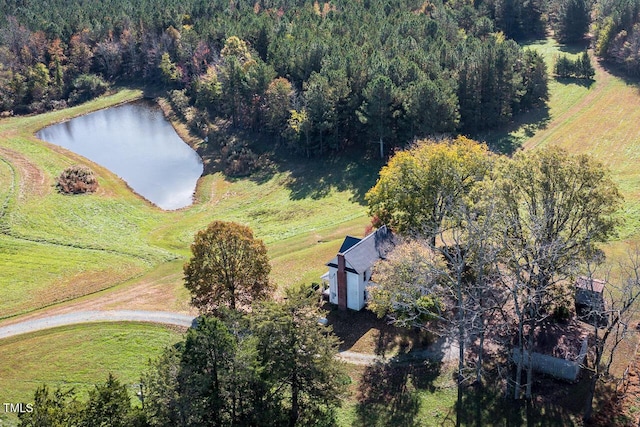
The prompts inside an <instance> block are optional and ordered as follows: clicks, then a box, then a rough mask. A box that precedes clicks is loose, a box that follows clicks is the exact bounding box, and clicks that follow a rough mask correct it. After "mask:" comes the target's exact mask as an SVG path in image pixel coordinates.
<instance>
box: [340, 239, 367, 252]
mask: <svg viewBox="0 0 640 427" xmlns="http://www.w3.org/2000/svg"><path fill="white" fill-rule="evenodd" d="M361 240H362V239H358V238H357V237H351V236H347V237H345V238H344V242H342V246H340V250H339V251H338V253H340V254H343V253H345V252H346V251H348V250H349V249H351V248H352V247H353V246H354V245H355V244H356V243H358V242H360V241H361Z"/></svg>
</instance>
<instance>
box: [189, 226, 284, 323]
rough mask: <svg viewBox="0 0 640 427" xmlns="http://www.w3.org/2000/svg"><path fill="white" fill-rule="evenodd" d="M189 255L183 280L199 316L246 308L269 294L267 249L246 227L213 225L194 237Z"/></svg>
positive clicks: (269, 267) (270, 288)
mask: <svg viewBox="0 0 640 427" xmlns="http://www.w3.org/2000/svg"><path fill="white" fill-rule="evenodd" d="M191 253H192V257H191V259H190V260H189V261H188V262H187V263H186V264H185V265H184V280H185V286H186V288H187V289H188V290H189V291H190V292H191V304H192V305H193V306H195V307H196V308H198V309H199V310H200V312H201V313H207V314H209V313H217V312H218V311H219V309H220V308H222V307H228V308H230V309H232V310H236V309H242V308H246V307H248V306H250V305H251V303H252V302H254V301H256V300H261V299H265V298H267V297H268V296H269V295H270V294H271V292H272V291H273V286H272V284H271V283H270V282H269V272H270V271H271V266H270V265H269V258H268V256H267V248H266V246H265V245H264V243H263V242H262V240H260V239H256V238H254V237H253V232H252V231H251V229H250V228H249V227H247V226H244V225H241V224H237V223H234V222H225V221H214V222H212V223H211V224H209V226H208V227H207V228H206V229H204V230H201V231H199V232H198V233H196V236H195V239H194V242H193V244H192V245H191Z"/></svg>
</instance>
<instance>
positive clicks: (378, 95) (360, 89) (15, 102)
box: [0, 0, 547, 156]
mask: <svg viewBox="0 0 640 427" xmlns="http://www.w3.org/2000/svg"><path fill="white" fill-rule="evenodd" d="M56 3H60V4H56ZM62 3H64V5H63V4H62ZM544 10H545V8H544V7H543V5H541V4H538V3H536V2H527V3H526V4H524V3H521V2H518V1H515V2H494V1H486V2H479V3H478V4H470V3H465V2H447V3H438V2H436V3H431V2H419V1H415V0H404V1H399V2H386V1H381V0H370V1H360V2H351V1H336V2H326V3H322V2H317V1H300V0H298V1H290V0H275V1H266V0H265V1H257V2H246V1H234V2H221V1H212V2H209V1H207V2H205V1H196V0H183V1H180V2H168V1H166V0H153V1H152V0H147V1H142V2H136V5H135V7H133V6H132V3H131V2H127V1H122V0H113V1H110V2H96V3H91V5H90V6H88V5H87V4H86V2H81V1H74V2H61V1H58V2H56V1H52V2H47V3H42V2H36V1H2V2H0V16H2V17H4V19H3V22H0V26H1V31H0V43H1V45H0V64H1V65H0V110H2V111H4V114H5V115H6V114H23V113H32V112H42V111H46V110H49V109H56V108H64V107H65V106H67V105H73V104H76V103H80V102H83V101H85V100H87V99H90V98H92V97H94V96H97V95H100V94H102V93H104V92H105V91H106V90H107V89H108V88H109V86H110V85H113V84H125V85H126V84H129V85H131V84H136V85H144V86H145V87H152V88H154V90H156V91H158V90H160V91H162V92H166V93H167V95H168V98H169V99H170V102H171V104H172V107H173V109H174V111H176V113H177V114H178V115H180V116H182V118H183V119H184V120H185V121H186V122H188V123H189V125H190V127H191V128H192V130H193V131H194V132H195V133H196V134H198V135H200V136H201V137H202V138H205V137H207V136H210V135H211V138H214V139H215V133H216V132H217V131H219V130H220V129H228V128H229V129H232V130H235V129H244V130H248V131H250V132H255V133H261V134H265V135H268V136H271V137H275V140H276V141H277V142H278V143H279V144H282V145H283V146H285V147H287V148H289V149H290V150H292V151H295V152H298V153H301V154H304V155H306V156H312V155H318V154H323V153H328V152H337V151H341V150H343V149H344V148H346V147H348V146H350V145H354V144H356V143H358V144H361V145H362V146H363V147H369V146H372V144H374V143H378V144H380V145H383V144H384V145H385V147H386V148H388V149H390V148H393V147H395V146H404V145H405V144H406V143H407V142H410V141H412V140H414V139H415V138H420V137H424V136H427V135H436V134H442V133H455V132H458V133H460V132H461V133H465V134H473V133H476V132H480V131H483V130H487V129H492V128H495V127H498V126H502V125H505V124H506V123H508V122H510V121H511V120H512V118H513V117H514V116H515V115H517V114H519V113H521V112H523V111H526V110H528V109H531V108H533V107H535V106H539V105H542V104H543V103H544V102H545V101H546V98H547V72H546V67H545V64H544V62H543V60H542V57H541V56H540V55H539V54H538V53H536V52H534V51H531V50H527V49H522V48H521V47H520V46H519V45H518V44H517V42H516V41H514V39H524V38H531V37H540V36H541V35H543V34H544V28H545V25H546V24H545V22H544V21H545V20H546V19H547V18H546V17H545V16H546V15H545V14H544Z"/></svg>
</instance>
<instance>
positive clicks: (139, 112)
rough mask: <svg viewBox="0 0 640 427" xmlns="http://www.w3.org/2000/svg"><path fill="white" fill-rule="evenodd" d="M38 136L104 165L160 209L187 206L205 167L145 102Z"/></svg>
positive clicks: (100, 113)
mask: <svg viewBox="0 0 640 427" xmlns="http://www.w3.org/2000/svg"><path fill="white" fill-rule="evenodd" d="M37 136H38V138H40V139H43V140H45V141H48V142H50V143H52V144H56V145H59V146H62V147H64V148H67V149H69V150H71V151H73V152H74V153H77V154H80V155H82V156H84V157H86V158H88V159H90V160H92V161H93V162H95V163H98V164H99V165H101V166H104V167H106V168H107V169H109V170H110V171H112V172H113V173H115V174H117V175H118V176H120V177H121V178H122V179H123V180H125V181H126V182H127V184H129V186H130V187H131V188H132V189H133V190H134V191H135V192H137V193H138V194H140V195H141V196H143V197H145V198H146V199H147V200H149V201H151V202H152V203H154V204H155V205H157V206H159V207H161V208H162V209H167V210H169V209H179V208H182V207H185V206H188V205H190V204H191V203H192V201H193V192H194V190H195V188H196V183H197V181H198V178H200V176H201V175H202V171H203V166H202V159H201V158H200V156H198V154H197V153H196V152H195V151H194V150H193V149H192V148H191V147H189V146H188V145H187V144H185V143H184V141H183V140H182V139H180V137H179V136H178V134H176V132H175V130H174V129H173V127H172V126H171V124H170V123H169V122H167V121H166V120H165V118H164V116H163V115H162V111H160V108H158V107H157V106H156V105H155V104H153V103H151V102H147V101H136V102H132V103H128V104H124V105H120V106H117V107H112V108H109V109H106V110H101V111H97V112H95V113H91V114H87V115H86V116H81V117H77V118H75V119H72V120H70V121H67V122H64V123H60V124H57V125H53V126H49V127H47V128H45V129H42V130H41V131H40V132H38V133H37Z"/></svg>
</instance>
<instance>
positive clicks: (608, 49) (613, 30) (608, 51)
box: [593, 0, 640, 76]
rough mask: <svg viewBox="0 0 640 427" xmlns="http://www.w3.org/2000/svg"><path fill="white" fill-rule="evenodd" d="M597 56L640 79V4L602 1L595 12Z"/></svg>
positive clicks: (619, 0)
mask: <svg viewBox="0 0 640 427" xmlns="http://www.w3.org/2000/svg"><path fill="white" fill-rule="evenodd" d="M594 16H595V22H594V32H593V33H594V34H593V35H594V40H593V42H594V48H595V53H596V55H598V56H600V57H601V58H603V59H605V60H607V61H611V62H613V63H616V64H619V65H620V66H622V67H623V69H624V70H625V71H626V72H627V73H629V74H630V75H632V76H639V75H640V25H639V24H640V2H639V1H637V0H629V1H627V0H600V1H598V2H597V3H596V5H595V8H594Z"/></svg>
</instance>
